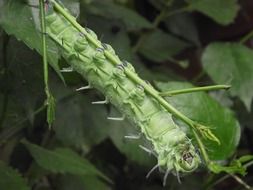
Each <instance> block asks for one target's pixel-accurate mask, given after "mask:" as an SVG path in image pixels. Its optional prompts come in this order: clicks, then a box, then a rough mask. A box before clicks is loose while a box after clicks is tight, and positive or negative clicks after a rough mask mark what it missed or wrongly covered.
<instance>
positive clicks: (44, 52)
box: [40, 0, 50, 98]
mask: <svg viewBox="0 0 253 190" xmlns="http://www.w3.org/2000/svg"><path fill="white" fill-rule="evenodd" d="M40 19H41V31H42V56H43V69H44V85H45V93H46V95H47V98H49V97H50V92H49V85H48V62H47V42H46V36H45V34H46V25H45V3H44V0H40Z"/></svg>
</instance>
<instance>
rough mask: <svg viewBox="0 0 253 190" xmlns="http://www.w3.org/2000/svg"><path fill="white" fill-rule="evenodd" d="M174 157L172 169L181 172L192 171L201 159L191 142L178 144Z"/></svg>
mask: <svg viewBox="0 0 253 190" xmlns="http://www.w3.org/2000/svg"><path fill="white" fill-rule="evenodd" d="M174 159H175V161H174V170H175V171H177V172H183V173H189V172H193V171H194V170H196V169H197V168H198V166H199V165H200V163H201V159H200V157H199V155H198V154H197V152H196V149H195V147H194V146H193V145H192V144H186V145H185V144H184V145H182V146H178V149H176V152H175V154H174Z"/></svg>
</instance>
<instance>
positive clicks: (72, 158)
mask: <svg viewBox="0 0 253 190" xmlns="http://www.w3.org/2000/svg"><path fill="white" fill-rule="evenodd" d="M23 143H24V145H25V146H26V147H27V148H28V150H29V152H30V153H31V155H32V156H33V158H34V159H35V161H36V162H37V163H38V164H39V166H41V167H42V168H44V169H47V170H49V171H52V172H55V173H69V174H76V175H91V176H92V175H96V176H99V177H102V178H103V179H105V180H107V181H110V180H109V179H108V178H107V177H106V176H105V175H104V174H102V173H101V172H100V171H99V170H97V169H96V168H95V166H93V165H92V164H91V163H90V162H89V161H88V160H86V159H85V158H82V157H80V156H79V155H78V154H77V153H75V152H73V151H72V150H71V149H68V148H57V149H55V150H47V149H45V148H42V147H40V146H38V145H35V144H32V143H29V142H28V141H24V142H23Z"/></svg>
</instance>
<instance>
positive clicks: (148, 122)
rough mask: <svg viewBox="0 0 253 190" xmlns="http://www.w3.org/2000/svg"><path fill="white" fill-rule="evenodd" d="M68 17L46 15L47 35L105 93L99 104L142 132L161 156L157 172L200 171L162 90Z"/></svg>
mask: <svg viewBox="0 0 253 190" xmlns="http://www.w3.org/2000/svg"><path fill="white" fill-rule="evenodd" d="M65 16H66V15H65ZM65 16H62V15H61V14H60V13H58V12H56V11H50V12H49V13H48V15H47V16H46V22H47V34H48V35H49V37H50V38H51V39H53V41H55V42H56V43H57V44H58V45H59V46H60V47H61V49H62V51H61V54H62V56H63V57H64V58H65V59H66V60H67V61H68V63H69V64H70V67H71V68H73V70H74V71H76V72H78V73H80V74H81V75H82V76H83V77H84V78H85V79H87V81H88V82H89V87H90V86H92V87H94V88H96V89H98V90H99V91H100V92H102V93H103V94H104V95H105V97H106V99H105V101H100V102H97V103H107V102H110V103H112V104H113V105H114V106H115V107H116V108H118V109H119V110H120V112H121V113H122V114H123V115H124V116H125V117H126V118H127V119H128V120H130V121H131V122H132V123H133V124H134V125H136V126H137V128H139V130H140V131H141V133H142V134H143V136H144V137H145V138H146V139H147V140H148V141H150V143H151V144H152V151H153V152H154V153H155V154H156V155H157V162H158V163H157V166H156V167H155V168H158V167H159V168H161V169H162V170H163V171H166V175H165V179H166V178H167V175H168V173H169V172H172V173H173V174H175V175H178V173H189V172H193V171H194V170H196V169H197V168H198V166H199V165H200V163H201V160H200V157H199V155H198V154H197V151H196V149H195V147H194V146H193V144H192V142H191V140H190V139H189V138H188V137H187V135H186V133H185V132H184V131H183V130H182V129H181V128H180V127H179V126H178V125H176V124H175V123H174V121H173V118H172V114H171V113H170V112H168V111H167V110H166V109H165V107H164V104H163V105H162V104H161V103H160V102H158V101H157V98H159V99H161V100H162V99H163V98H162V97H161V96H160V95H159V92H158V91H156V90H155V88H153V87H152V85H151V84H149V83H147V82H146V81H144V80H142V79H141V78H140V77H139V76H138V74H137V73H136V72H135V70H134V68H133V66H132V65H131V64H130V63H128V62H126V61H122V60H121V59H120V58H119V57H118V56H117V55H116V53H115V51H114V50H113V48H112V47H111V46H110V45H108V44H103V43H102V42H100V41H99V40H98V38H97V36H96V34H95V33H94V32H93V31H92V30H91V29H87V28H82V31H81V32H80V30H78V29H77V28H76V27H74V26H73V23H70V22H69V21H68V20H67V19H65ZM67 16H68V17H70V18H71V19H73V20H75V18H74V17H73V16H71V15H70V14H68V15H67ZM108 57H110V59H108ZM111 60H113V62H112V61H111ZM131 78H135V79H136V80H132V79H131ZM85 89H87V87H85ZM154 97H156V98H154ZM164 101H165V100H164ZM172 112H173V110H172ZM174 112H176V110H174Z"/></svg>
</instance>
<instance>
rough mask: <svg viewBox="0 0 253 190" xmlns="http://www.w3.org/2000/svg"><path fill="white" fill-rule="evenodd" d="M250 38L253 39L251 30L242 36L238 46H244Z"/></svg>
mask: <svg viewBox="0 0 253 190" xmlns="http://www.w3.org/2000/svg"><path fill="white" fill-rule="evenodd" d="M250 38H253V30H252V31H251V32H250V33H248V34H247V35H246V36H244V37H243V38H242V39H241V40H240V42H239V43H240V44H244V43H245V42H247V41H248V40H249V39H250Z"/></svg>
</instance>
